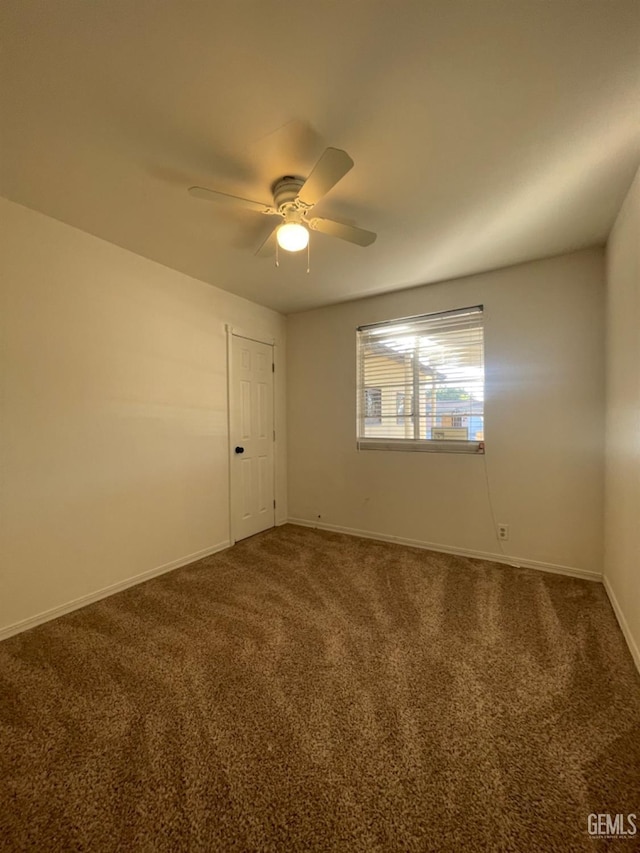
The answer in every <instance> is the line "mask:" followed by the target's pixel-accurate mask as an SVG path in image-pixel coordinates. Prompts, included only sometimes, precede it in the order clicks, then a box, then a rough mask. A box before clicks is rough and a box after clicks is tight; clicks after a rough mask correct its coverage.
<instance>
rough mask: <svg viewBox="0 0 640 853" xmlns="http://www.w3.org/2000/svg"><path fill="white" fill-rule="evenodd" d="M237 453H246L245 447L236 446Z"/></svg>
mask: <svg viewBox="0 0 640 853" xmlns="http://www.w3.org/2000/svg"><path fill="white" fill-rule="evenodd" d="M236 453H244V447H236Z"/></svg>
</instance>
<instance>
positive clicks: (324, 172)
mask: <svg viewBox="0 0 640 853" xmlns="http://www.w3.org/2000/svg"><path fill="white" fill-rule="evenodd" d="M352 168H353V160H352V159H351V157H349V155H348V154H347V152H346V151H342V150H341V149H340V148H327V149H326V151H325V152H324V154H323V155H322V157H321V158H320V159H319V160H318V162H317V163H316V165H315V166H314V167H313V170H312V172H311V174H310V175H309V177H308V178H307V180H306V181H305V183H304V186H303V187H302V189H301V190H300V192H299V194H298V198H299V199H300V201H302V202H304V204H308V205H309V206H313V205H314V204H316V203H317V202H319V201H320V199H321V198H322V197H323V196H325V195H326V194H327V193H328V192H329V190H330V189H332V188H333V187H335V185H336V184H337V183H338V181H339V180H340V179H341V178H344V176H345V175H346V174H347V172H348V171H349V170H350V169H352Z"/></svg>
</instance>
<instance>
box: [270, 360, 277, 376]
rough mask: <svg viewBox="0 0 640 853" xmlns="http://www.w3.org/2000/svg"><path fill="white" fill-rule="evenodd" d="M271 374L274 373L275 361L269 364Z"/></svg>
mask: <svg viewBox="0 0 640 853" xmlns="http://www.w3.org/2000/svg"><path fill="white" fill-rule="evenodd" d="M271 372H272V373H275V372H276V363H275V361H272V362H271Z"/></svg>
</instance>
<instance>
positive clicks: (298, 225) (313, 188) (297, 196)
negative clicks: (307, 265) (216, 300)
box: [189, 148, 377, 255]
mask: <svg viewBox="0 0 640 853" xmlns="http://www.w3.org/2000/svg"><path fill="white" fill-rule="evenodd" d="M352 168H353V160H352V159H351V157H349V155H348V154H347V152H346V151H342V150H341V149H339V148H327V149H326V150H325V152H324V154H323V155H322V156H321V157H320V159H319V160H318V162H317V163H316V164H315V166H314V167H313V169H312V171H311V174H310V175H309V177H308V178H307V179H306V180H304V178H298V177H294V176H292V175H285V176H284V177H282V178H279V179H278V180H277V181H276V182H275V183H274V184H273V187H272V191H273V204H263V203H262V202H259V201H250V200H249V199H246V198H240V197H239V196H235V195H229V194H228V193H221V192H219V191H218V190H209V189H206V188H205V187H190V188H189V193H190V194H191V195H192V196H194V197H195V198H202V199H205V200H207V201H218V202H224V203H226V204H233V205H236V206H238V207H244V208H245V209H246V210H252V211H254V212H255V213H263V214H265V215H267V216H278V217H280V218H281V219H282V220H283V222H280V223H279V224H276V225H275V226H274V228H273V230H272V231H271V233H270V234H269V236H268V237H267V239H266V240H265V241H264V243H263V244H262V246H260V248H259V249H258V251H257V252H256V255H267V254H271V252H272V251H273V248H274V245H275V242H276V241H277V244H278V246H280V248H282V249H285V250H286V251H288V252H299V251H300V250H301V249H304V248H306V247H307V245H308V243H309V230H312V231H320V232H321V233H322V234H328V235H329V236H330V237H338V238H339V239H341V240H346V241H347V242H349V243H355V244H356V245H357V246H370V245H371V244H372V243H373V242H374V241H375V239H376V236H377V235H376V234H374V232H373V231H365V230H364V229H363V228H356V227H355V226H353V225H344V224H343V223H342V222H335V221H334V220H333V219H322V218H320V217H318V216H310V215H309V214H310V212H311V210H312V208H313V207H314V206H315V205H316V204H317V203H318V202H319V201H320V199H321V198H323V197H324V196H325V195H326V194H327V193H328V192H329V191H330V190H331V189H333V187H334V186H335V185H336V184H337V183H338V181H339V180H340V179H341V178H343V177H344V176H345V175H346V174H347V172H348V171H349V170H350V169H352Z"/></svg>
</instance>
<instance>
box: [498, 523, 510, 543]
mask: <svg viewBox="0 0 640 853" xmlns="http://www.w3.org/2000/svg"><path fill="white" fill-rule="evenodd" d="M508 538H509V525H508V524H499V525H498V539H501V540H502V541H503V542H506V541H507V539H508Z"/></svg>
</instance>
